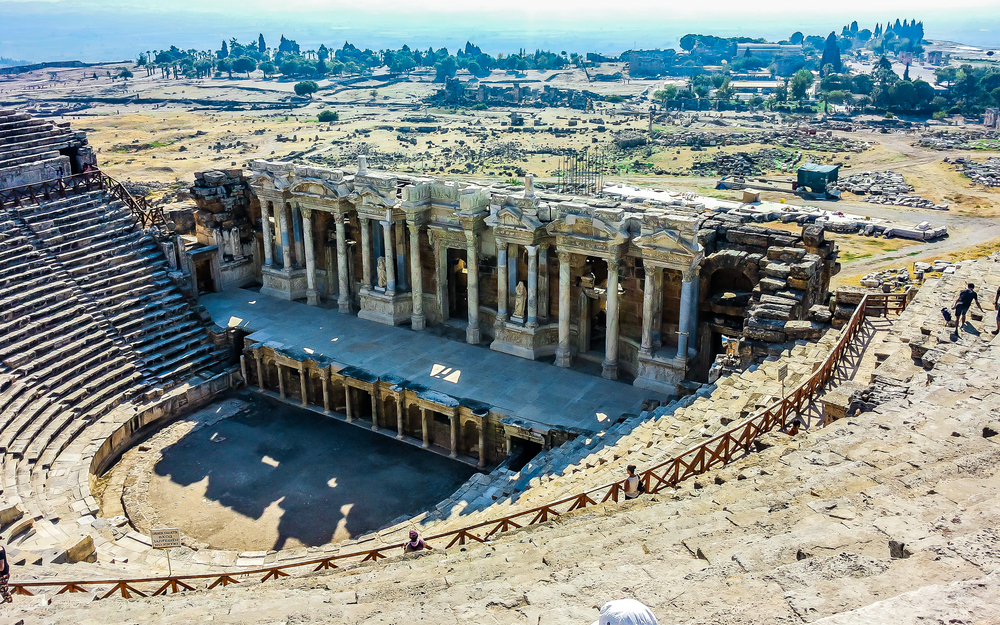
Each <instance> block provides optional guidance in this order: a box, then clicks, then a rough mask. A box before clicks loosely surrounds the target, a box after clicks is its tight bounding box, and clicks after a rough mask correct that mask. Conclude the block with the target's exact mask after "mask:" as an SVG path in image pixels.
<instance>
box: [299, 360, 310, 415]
mask: <svg viewBox="0 0 1000 625" xmlns="http://www.w3.org/2000/svg"><path fill="white" fill-rule="evenodd" d="M299 390H300V391H301V392H302V405H303V406H308V405H309V376H308V375H306V369H305V367H304V366H303V365H299Z"/></svg>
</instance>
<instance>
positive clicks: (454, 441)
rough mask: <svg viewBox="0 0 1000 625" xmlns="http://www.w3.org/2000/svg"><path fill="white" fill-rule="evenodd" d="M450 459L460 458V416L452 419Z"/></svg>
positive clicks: (453, 416) (454, 416)
mask: <svg viewBox="0 0 1000 625" xmlns="http://www.w3.org/2000/svg"><path fill="white" fill-rule="evenodd" d="M448 457H449V458H457V457H458V415H452V417H451V453H449V454H448Z"/></svg>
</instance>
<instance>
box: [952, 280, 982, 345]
mask: <svg viewBox="0 0 1000 625" xmlns="http://www.w3.org/2000/svg"><path fill="white" fill-rule="evenodd" d="M972 302H975V303H976V307H977V308H979V312H983V307H982V306H980V305H979V295H978V294H977V293H976V285H975V284H973V283H971V282H970V283H969V285H968V288H967V289H965V290H964V291H962V292H961V293H959V294H958V299H956V300H955V305H954V306H952V308H954V309H955V334H958V331H959V330H961V329H962V326H964V325H965V313H967V312H969V308H971V307H972Z"/></svg>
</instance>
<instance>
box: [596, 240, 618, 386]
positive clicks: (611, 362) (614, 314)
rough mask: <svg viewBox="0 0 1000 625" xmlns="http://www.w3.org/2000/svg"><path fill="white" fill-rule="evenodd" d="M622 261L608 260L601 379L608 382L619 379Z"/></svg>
mask: <svg viewBox="0 0 1000 625" xmlns="http://www.w3.org/2000/svg"><path fill="white" fill-rule="evenodd" d="M620 263H621V261H620V260H619V259H617V258H609V259H608V291H607V298H608V300H607V307H606V308H605V311H606V313H607V320H608V321H607V323H608V328H607V335H606V336H605V342H604V362H603V363H602V369H603V370H602V371H601V377H602V378H606V379H608V380H617V379H618V322H619V315H618V267H619V264H620Z"/></svg>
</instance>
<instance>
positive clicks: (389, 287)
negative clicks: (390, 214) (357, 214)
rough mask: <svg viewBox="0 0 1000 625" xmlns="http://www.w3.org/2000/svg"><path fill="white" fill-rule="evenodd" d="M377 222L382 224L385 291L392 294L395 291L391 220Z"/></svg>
mask: <svg viewBox="0 0 1000 625" xmlns="http://www.w3.org/2000/svg"><path fill="white" fill-rule="evenodd" d="M379 223H380V224H382V242H383V245H384V246H385V292H386V293H387V294H389V295H392V294H395V292H396V249H395V247H394V246H393V245H392V235H393V232H392V222H391V221H380V222H379Z"/></svg>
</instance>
